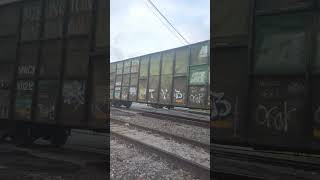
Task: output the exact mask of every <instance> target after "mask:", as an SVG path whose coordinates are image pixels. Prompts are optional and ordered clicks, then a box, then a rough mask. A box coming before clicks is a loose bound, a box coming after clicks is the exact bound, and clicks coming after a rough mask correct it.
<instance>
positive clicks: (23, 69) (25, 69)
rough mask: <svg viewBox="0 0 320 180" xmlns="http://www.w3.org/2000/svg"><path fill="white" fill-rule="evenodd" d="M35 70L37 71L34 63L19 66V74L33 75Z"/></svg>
mask: <svg viewBox="0 0 320 180" xmlns="http://www.w3.org/2000/svg"><path fill="white" fill-rule="evenodd" d="M35 71H36V68H35V66H34V65H20V66H19V67H18V73H19V74H27V75H33V74H34V73H35Z"/></svg>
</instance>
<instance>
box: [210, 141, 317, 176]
mask: <svg viewBox="0 0 320 180" xmlns="http://www.w3.org/2000/svg"><path fill="white" fill-rule="evenodd" d="M211 155H212V156H213V157H214V158H215V160H216V165H217V164H218V163H220V164H219V165H217V166H215V167H216V168H214V169H213V171H214V172H216V173H228V174H234V175H240V176H248V177H251V178H257V179H274V178H276V179H279V178H280V177H282V179H287V178H290V179H319V178H320V174H317V173H315V172H320V161H319V159H318V161H315V160H316V159H312V158H315V157H310V156H309V157H298V156H292V155H288V154H285V153H279V152H266V151H261V152H260V151H255V150H250V149H244V148H237V147H235V148H233V147H226V146H217V145H214V146H213V147H212V152H211ZM227 161H230V162H229V165H228V163H226V162H227ZM224 163H225V165H221V164H224ZM230 164H232V166H230ZM228 167H229V168H228ZM230 167H231V168H230ZM298 171H299V172H298Z"/></svg>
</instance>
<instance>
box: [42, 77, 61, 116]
mask: <svg viewBox="0 0 320 180" xmlns="http://www.w3.org/2000/svg"><path fill="white" fill-rule="evenodd" d="M58 87H59V82H58V81H55V80H46V81H40V82H39V95H38V105H37V108H38V109H37V119H39V120H50V121H51V120H54V119H55V106H56V100H57V96H58V91H57V88H58Z"/></svg>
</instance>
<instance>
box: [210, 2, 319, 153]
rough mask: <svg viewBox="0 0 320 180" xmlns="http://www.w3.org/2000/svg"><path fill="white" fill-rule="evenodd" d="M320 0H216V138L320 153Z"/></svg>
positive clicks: (213, 108) (214, 102) (229, 141)
mask: <svg viewBox="0 0 320 180" xmlns="http://www.w3.org/2000/svg"><path fill="white" fill-rule="evenodd" d="M319 5H320V4H319V1H313V0H302V1H289V0H242V1H233V0H224V1H219V0H215V1H213V7H214V9H213V11H212V12H213V15H212V17H213V25H212V29H213V47H212V49H213V52H214V53H213V56H212V59H213V60H212V61H211V62H212V76H213V78H212V79H211V80H212V83H211V84H212V91H213V93H212V94H213V96H212V99H213V103H212V113H211V115H212V116H211V119H212V142H214V143H219V144H236V145H243V146H250V147H255V148H264V149H277V150H290V151H308V152H309V151H310V152H317V153H318V152H319V149H320V145H319V143H320V121H319V117H320V116H319V109H320V108H319V104H320V96H319V80H320V79H319V72H320V71H319V70H320V69H319V67H320V66H319V62H320V61H319V57H320V56H319V52H320V51H319V42H320V41H319V27H320V26H319V25H320V24H319V22H320V21H319V12H320V8H319V7H320V6H319Z"/></svg>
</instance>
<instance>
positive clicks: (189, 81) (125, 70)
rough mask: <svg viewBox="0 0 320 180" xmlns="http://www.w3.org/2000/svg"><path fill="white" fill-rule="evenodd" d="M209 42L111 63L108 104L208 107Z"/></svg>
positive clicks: (117, 105)
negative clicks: (136, 103)
mask: <svg viewBox="0 0 320 180" xmlns="http://www.w3.org/2000/svg"><path fill="white" fill-rule="evenodd" d="M209 49H210V47H209V41H203V42H199V43H196V44H191V45H188V46H183V47H179V48H175V49H170V50H166V51H162V52H157V53H152V54H148V55H143V56H140V57H134V58H130V59H126V60H123V61H118V62H114V63H111V64H110V103H111V105H113V106H116V107H119V106H121V105H124V106H126V107H128V108H129V107H130V106H131V104H132V102H138V103H147V104H151V105H152V106H153V107H158V108H161V107H168V108H172V107H188V108H200V109H209V106H210V100H209V87H210V85H209V76H210V67H209V60H210V50H209Z"/></svg>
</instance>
